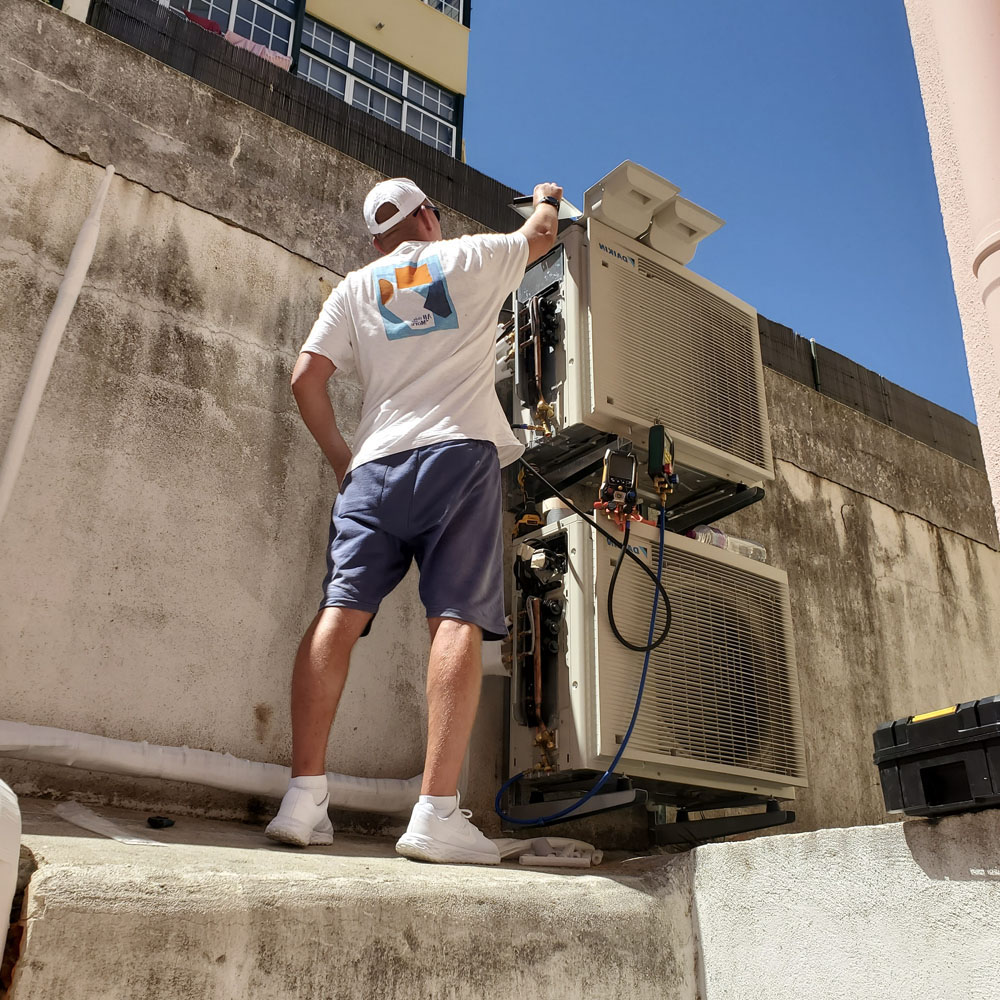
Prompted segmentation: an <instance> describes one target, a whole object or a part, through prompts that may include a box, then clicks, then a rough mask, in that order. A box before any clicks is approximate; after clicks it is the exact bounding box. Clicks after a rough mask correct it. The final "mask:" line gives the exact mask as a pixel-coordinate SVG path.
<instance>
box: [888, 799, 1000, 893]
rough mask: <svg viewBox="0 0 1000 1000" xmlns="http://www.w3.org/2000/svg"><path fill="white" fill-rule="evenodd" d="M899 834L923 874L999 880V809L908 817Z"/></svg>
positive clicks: (955, 879) (949, 878)
mask: <svg viewBox="0 0 1000 1000" xmlns="http://www.w3.org/2000/svg"><path fill="white" fill-rule="evenodd" d="M903 836H904V837H905V838H906V844H907V846H908V847H909V849H910V854H911V855H912V857H913V860H914V861H915V862H916V863H917V864H918V865H919V866H920V868H921V869H922V870H923V872H924V874H925V875H926V876H927V877H928V878H930V879H934V880H935V881H941V882H1000V855H998V854H997V844H998V843H1000V809H988V810H981V811H979V812H969V813H959V814H958V815H955V816H943V817H940V818H936V819H921V818H911V819H907V820H905V821H904V823H903Z"/></svg>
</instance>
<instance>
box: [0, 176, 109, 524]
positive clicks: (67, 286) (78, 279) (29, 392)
mask: <svg viewBox="0 0 1000 1000" xmlns="http://www.w3.org/2000/svg"><path fill="white" fill-rule="evenodd" d="M114 175H115V168H114V167H111V166H108V167H106V168H105V171H104V179H103V180H102V181H101V185H100V187H99V188H98V189H97V195H96V197H95V198H94V202H93V204H92V205H91V208H90V214H89V215H88V216H87V218H86V221H85V222H84V223H83V227H82V228H81V229H80V235H79V236H77V238H76V243H75V244H74V245H73V251H72V253H70V255H69V263H68V264H67V265H66V273H65V275H63V280H62V284H60V285H59V291H58V293H57V294H56V301H55V305H53V307H52V312H51V313H49V318H48V321H47V322H46V324H45V329H44V330H42V336H41V337H40V338H39V341H38V347H37V348H36V349H35V360H34V361H33V362H32V364H31V372H30V373H29V374H28V382H27V384H26V385H25V387H24V394H23V395H22V396H21V405H20V406H19V407H18V409H17V416H16V417H15V418H14V426H13V428H12V429H11V432H10V438H9V439H8V440H7V447H6V449H5V450H4V455H3V461H2V462H0V521H2V520H3V516H4V513H5V512H6V510H7V505H8V504H9V503H10V498H11V495H12V494H13V492H14V483H15V482H16V481H17V474H18V472H19V471H20V469H21V461H22V459H23V458H24V453H25V451H26V450H27V448H28V439H29V438H30V437H31V428H32V427H33V426H34V424H35V417H36V416H37V415H38V407H39V406H41V403H42V393H44V392H45V385H46V383H47V382H48V380H49V373H50V372H51V371H52V364H53V362H54V361H55V359H56V352H57V351H58V350H59V342H60V341H61V340H62V335H63V332H64V331H65V329H66V324H67V323H68V322H69V317H70V315H71V314H72V312H73V307H74V306H75V305H76V300H77V299H78V298H79V296H80V289H81V288H83V279H84V278H86V277H87V270H88V269H89V268H90V262H91V260H92V259H93V256H94V248H95V247H96V246H97V237H98V235H100V231H101V211H102V209H103V208H104V199H105V197H107V193H108V188H109V187H111V179H112V178H113V177H114Z"/></svg>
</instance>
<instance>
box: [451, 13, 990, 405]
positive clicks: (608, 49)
mask: <svg viewBox="0 0 1000 1000" xmlns="http://www.w3.org/2000/svg"><path fill="white" fill-rule="evenodd" d="M465 140H466V150H467V157H468V161H469V163H470V164H471V165H472V166H474V167H476V168H477V169H479V170H481V171H483V172H484V173H486V174H489V175H490V176H492V177H495V178H497V179H498V180H500V181H502V182H504V183H506V184H509V185H511V186H512V187H515V188H518V189H520V190H522V191H525V192H528V191H530V190H531V188H532V187H533V186H534V184H535V183H536V182H537V181H540V180H554V181H557V182H559V183H561V184H562V185H563V186H564V188H565V192H566V197H567V198H569V199H570V200H571V201H572V202H573V203H574V204H576V205H578V206H582V203H583V192H584V190H585V189H586V188H588V187H589V186H590V185H591V184H593V183H594V182H595V181H597V180H598V179H599V178H600V177H602V176H603V175H604V174H606V173H607V172H608V171H609V170H611V169H612V168H613V167H614V166H616V165H617V164H618V163H620V162H621V161H622V160H625V159H630V160H635V161H636V162H638V163H641V164H642V165H643V166H646V167H649V168H650V169H651V170H653V171H655V172H656V173H658V174H662V175H663V176H664V177H667V178H669V179H670V180H671V181H673V182H674V183H676V184H678V185H680V187H681V191H682V194H683V195H684V196H685V197H687V198H690V199H692V200H693V201H695V202H697V203H698V204H700V205H702V206H704V207H705V208H707V209H708V210H709V211H711V212H714V213H715V214H716V215H719V216H721V217H722V218H724V219H725V220H726V225H725V227H724V228H723V229H721V230H720V231H719V232H718V233H716V234H715V235H713V236H711V237H709V238H708V239H706V240H705V242H704V243H703V244H702V245H701V246H700V248H699V249H698V253H697V255H696V256H695V258H694V260H693V262H692V267H693V269H694V270H696V271H698V272H699V273H701V274H704V275H705V276H706V277H708V278H709V279H711V280H712V281H714V282H715V283H716V284H718V285H721V286H722V287H723V288H726V289H728V290H729V291H731V292H732V293H733V294H735V295H737V296H739V297H740V298H741V299H744V300H745V301H746V302H749V303H750V304H751V305H753V306H755V307H756V308H757V310H758V311H759V312H761V313H763V314H764V315H765V316H768V317H769V318H771V319H773V320H776V321H777V322H779V323H784V324H785V325H787V326H790V327H792V328H793V329H795V330H796V331H797V332H798V333H800V334H802V335H803V336H804V337H815V338H816V340H817V341H818V342H819V343H821V344H824V345H825V346H827V347H829V348H831V349H833V350H835V351H839V352H841V353H842V354H846V355H847V356H848V357H850V358H852V359H854V360H855V361H857V362H859V363H860V364H862V365H865V366H866V367H868V368H871V369H873V370H875V371H877V372H879V373H880V374H882V375H884V376H885V377H886V378H888V379H890V380H892V381H893V382H897V383H899V384H900V385H903V386H905V387H906V388H907V389H910V390H912V391H913V392H917V393H919V394H920V395H922V396H926V397H927V398H928V399H931V400H933V401H934V402H936V403H940V404H941V405H942V406H946V407H948V408H949V409H951V410H955V411H956V412H958V413H961V414H962V415H963V416H965V417H967V418H969V419H970V420H975V412H974V410H973V405H972V392H971V389H970V387H969V376H968V371H967V369H966V361H965V352H964V348H963V345H962V332H961V326H960V323H959V318H958V310H957V307H956V305H955V295H954V290H953V288H952V284H951V272H950V265H949V262H948V255H947V249H946V246H945V239H944V230H943V226H942V222H941V214H940V209H939V207H938V201H937V190H936V188H935V185H934V174H933V169H932V165H931V155H930V148H929V146H928V140H927V129H926V125H925V123H924V117H923V108H922V105H921V102H920V90H919V86H918V82H917V75H916V69H915V68H914V65H913V53H912V50H911V48H910V39H909V34H908V32H907V27H906V17H905V13H904V10H903V4H902V0H837V2H834V0H759V2H756V3H755V2H751V0H685V2H677V0H620V2H618V3H597V2H594V0H574V2H570V0H546V2H544V3H537V2H536V3H530V2H525V0H477V2H475V3H474V4H473V8H472V32H471V39H470V52H469V96H468V100H467V103H466V114H465Z"/></svg>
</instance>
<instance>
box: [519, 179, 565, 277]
mask: <svg viewBox="0 0 1000 1000" xmlns="http://www.w3.org/2000/svg"><path fill="white" fill-rule="evenodd" d="M562 193H563V189H562V188H561V187H560V186H559V185H558V184H551V183H547V182H546V183H544V184H536V185H535V190H534V193H533V194H532V204H533V205H534V208H535V210H534V211H533V212H532V213H531V217H530V218H529V219H528V220H527V222H525V224H524V225H523V226H521V228H520V229H519V230H518V232H519V233H523V234H524V236H525V237H526V238H527V240H528V263H529V264H533V263H534V262H535V261H536V260H538V258H539V257H544V256H545V254H547V253H548V252H549V251H550V250H551V249H552V247H553V246H554V245H555V242H556V233H557V232H558V230H559V202H560V201H562Z"/></svg>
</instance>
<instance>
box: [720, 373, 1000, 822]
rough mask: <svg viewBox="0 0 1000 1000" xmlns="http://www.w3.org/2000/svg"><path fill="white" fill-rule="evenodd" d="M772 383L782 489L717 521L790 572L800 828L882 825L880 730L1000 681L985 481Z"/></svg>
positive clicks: (998, 586)
mask: <svg viewBox="0 0 1000 1000" xmlns="http://www.w3.org/2000/svg"><path fill="white" fill-rule="evenodd" d="M766 386H767V400H768V410H769V414H770V419H771V432H772V439H773V446H774V455H775V466H776V472H777V478H776V480H775V482H774V484H773V485H772V486H771V487H769V488H768V489H767V496H766V498H765V499H764V500H763V501H762V502H761V503H759V504H756V505H755V506H754V507H751V508H748V509H747V510H745V511H741V512H740V513H739V514H737V515H734V516H732V517H730V518H728V519H726V520H725V521H723V522H720V526H721V527H723V528H724V529H726V530H729V531H731V532H732V533H733V534H735V535H738V536H741V537H746V538H752V539H755V540H757V541H760V542H762V543H763V544H764V545H765V546H766V547H767V550H768V556H769V561H770V562H772V563H773V564H774V565H777V566H780V567H782V568H783V569H784V570H785V571H786V572H787V573H788V578H789V589H790V592H791V601H792V617H793V622H794V627H795V649H796V658H797V661H798V668H799V678H800V688H801V699H802V715H803V724H804V728H805V737H806V765H807V768H808V772H809V780H810V788H809V789H808V790H807V791H805V792H803V793H802V794H801V796H800V798H799V799H798V801H797V803H796V805H795V807H794V808H795V809H796V811H797V814H798V821H797V823H796V826H795V827H793V829H801V830H811V829H816V828H818V827H826V826H849V825H854V824H866V823H878V822H881V821H882V820H883V819H884V817H885V812H884V806H883V803H882V794H881V790H880V787H879V781H878V774H877V771H876V769H875V767H874V765H873V764H872V760H871V754H872V741H871V737H872V732H873V731H874V729H875V727H876V725H877V724H878V723H879V722H885V721H888V720H890V719H896V718H900V717H902V716H906V715H914V714H917V713H919V712H922V711H929V710H931V709H935V708H941V707H943V706H946V705H949V704H952V703H954V702H958V701H965V700H973V699H976V698H981V697H984V696H986V695H989V694H992V693H995V692H994V688H996V687H997V685H998V681H997V676H996V664H997V662H998V658H1000V558H998V555H997V552H996V544H997V540H996V528H995V525H994V520H993V511H992V507H991V505H990V495H989V488H988V484H987V481H986V478H985V476H983V475H981V474H980V473H978V472H976V471H975V470H973V469H972V468H970V467H969V466H967V465H963V464H962V463H961V462H958V461H956V460H955V459H952V458H950V457H949V456H947V455H945V454H943V453H941V452H939V451H936V450H935V449H933V448H931V447H929V446H927V445H925V444H922V443H921V442H919V441H916V440H914V439H913V438H909V437H906V436H905V435H903V434H899V433H898V432H896V431H894V430H892V428H890V427H888V426H886V425H885V424H882V423H879V422H878V421H875V420H872V419H870V418H868V417H865V416H862V415H860V414H858V413H857V412H856V411H854V410H852V409H850V408H849V407H847V406H844V405H843V404H841V403H838V402H836V401H834V400H832V399H830V398H829V397H827V396H824V395H822V394H821V393H818V392H815V391H813V390H812V389H810V388H807V387H805V386H803V385H801V384H800V383H798V382H795V381H793V380H792V379H789V378H786V377H785V376H783V375H779V374H777V373H775V372H770V371H769V372H767V380H766Z"/></svg>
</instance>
